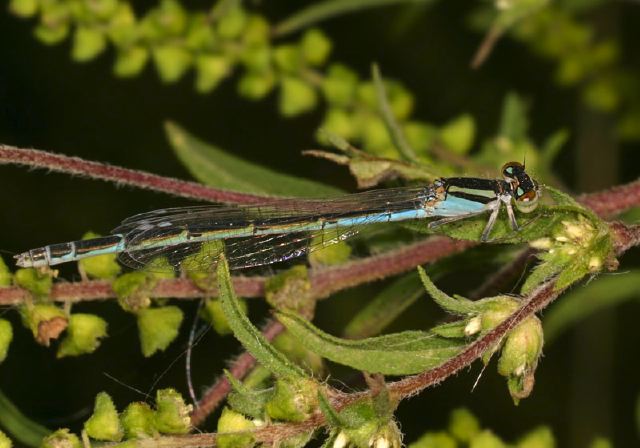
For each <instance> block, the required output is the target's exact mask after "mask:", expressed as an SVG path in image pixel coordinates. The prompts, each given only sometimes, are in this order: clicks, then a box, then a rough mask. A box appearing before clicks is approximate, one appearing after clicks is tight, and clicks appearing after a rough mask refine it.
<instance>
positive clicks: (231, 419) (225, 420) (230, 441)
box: [217, 408, 256, 448]
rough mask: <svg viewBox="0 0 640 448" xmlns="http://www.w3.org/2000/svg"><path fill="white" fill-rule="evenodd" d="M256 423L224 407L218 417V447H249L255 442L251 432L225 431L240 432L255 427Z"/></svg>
mask: <svg viewBox="0 0 640 448" xmlns="http://www.w3.org/2000/svg"><path fill="white" fill-rule="evenodd" d="M255 428H256V425H255V424H254V423H253V422H252V421H251V420H249V419H247V418H246V417H245V416H244V415H242V414H240V413H238V412H236V411H234V410H231V409H229V408H224V409H223V410H222V415H221V416H220V418H219V419H218V440H217V444H218V447H219V448H250V447H252V446H253V445H254V444H255V439H254V437H253V435H251V434H233V435H231V434H229V435H225V434H224V433H226V432H242V431H250V430H252V429H255Z"/></svg>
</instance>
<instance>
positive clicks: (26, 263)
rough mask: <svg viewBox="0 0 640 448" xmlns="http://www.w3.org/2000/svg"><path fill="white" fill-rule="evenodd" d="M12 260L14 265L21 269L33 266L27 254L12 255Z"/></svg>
mask: <svg viewBox="0 0 640 448" xmlns="http://www.w3.org/2000/svg"><path fill="white" fill-rule="evenodd" d="M13 258H15V260H16V265H18V266H19V267H21V268H30V267H32V266H33V263H32V260H31V255H30V254H29V252H22V253H21V254H18V255H14V256H13Z"/></svg>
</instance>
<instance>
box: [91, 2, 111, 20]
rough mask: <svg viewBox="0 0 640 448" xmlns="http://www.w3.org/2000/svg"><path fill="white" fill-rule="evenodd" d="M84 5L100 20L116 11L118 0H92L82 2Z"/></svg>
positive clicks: (107, 17)
mask: <svg viewBox="0 0 640 448" xmlns="http://www.w3.org/2000/svg"><path fill="white" fill-rule="evenodd" d="M84 6H85V7H86V8H87V10H88V11H89V12H90V13H91V14H92V15H93V17H95V18H97V19H100V20H107V19H109V18H110V17H111V16H113V15H114V14H115V13H116V11H117V9H118V0H92V1H90V2H84Z"/></svg>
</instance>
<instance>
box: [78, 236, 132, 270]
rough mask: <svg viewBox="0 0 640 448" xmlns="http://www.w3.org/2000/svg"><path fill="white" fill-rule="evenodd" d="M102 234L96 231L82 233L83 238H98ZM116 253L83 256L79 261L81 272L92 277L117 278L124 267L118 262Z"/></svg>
mask: <svg viewBox="0 0 640 448" xmlns="http://www.w3.org/2000/svg"><path fill="white" fill-rule="evenodd" d="M99 236H100V235H98V234H97V233H94V232H87V233H85V234H84V235H82V239H83V240H87V239H90V238H97V237H99ZM116 258H117V256H116V255H115V254H105V255H97V256H95V257H89V258H83V259H81V260H79V261H78V266H79V268H80V270H81V272H84V273H86V274H87V275H88V276H89V277H92V278H101V279H112V278H115V277H116V276H117V275H118V274H120V271H122V269H121V268H120V265H119V264H118V263H117V262H116Z"/></svg>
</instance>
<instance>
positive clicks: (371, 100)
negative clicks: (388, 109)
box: [357, 81, 378, 110]
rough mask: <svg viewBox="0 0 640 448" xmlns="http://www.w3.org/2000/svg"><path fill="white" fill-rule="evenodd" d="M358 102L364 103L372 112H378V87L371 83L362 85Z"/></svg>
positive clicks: (359, 87) (359, 88) (367, 82)
mask: <svg viewBox="0 0 640 448" xmlns="http://www.w3.org/2000/svg"><path fill="white" fill-rule="evenodd" d="M357 95H358V101H360V102H362V103H363V104H364V105H365V106H366V107H367V108H369V109H371V110H378V94H377V93H376V87H375V86H374V84H373V83H372V82H371V81H365V82H362V83H360V85H359V86H358V90H357Z"/></svg>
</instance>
